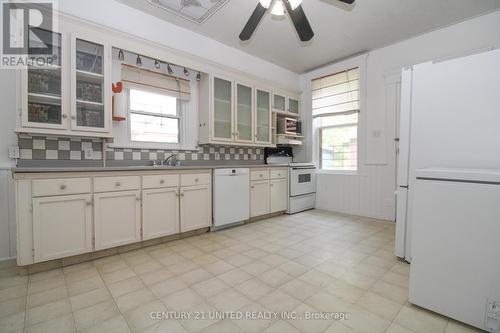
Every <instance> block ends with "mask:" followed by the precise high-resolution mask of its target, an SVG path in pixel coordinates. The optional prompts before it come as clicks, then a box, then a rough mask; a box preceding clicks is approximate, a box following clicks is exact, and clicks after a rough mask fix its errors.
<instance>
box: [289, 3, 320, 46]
mask: <svg viewBox="0 0 500 333" xmlns="http://www.w3.org/2000/svg"><path fill="white" fill-rule="evenodd" d="M283 3H284V4H285V7H286V10H287V11H288V15H290V18H291V19H292V22H293V25H294V26H295V30H297V34H298V35H299V38H300V40H301V41H303V42H307V41H310V40H311V39H312V38H313V37H314V32H313V30H312V28H311V25H310V24H309V21H308V20H307V17H306V14H304V10H303V9H302V6H301V5H299V6H298V7H297V8H295V9H292V7H291V6H290V3H289V2H288V1H283Z"/></svg>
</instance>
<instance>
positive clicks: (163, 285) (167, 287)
mask: <svg viewBox="0 0 500 333" xmlns="http://www.w3.org/2000/svg"><path fill="white" fill-rule="evenodd" d="M149 288H150V289H151V291H152V292H153V294H155V295H156V297H158V298H161V297H164V296H166V295H168V294H172V293H174V292H176V291H179V290H182V289H185V288H187V284H185V283H184V282H183V281H182V280H181V279H179V278H177V277H172V278H170V279H167V280H165V281H161V282H158V283H156V284H154V285H152V286H150V287H149Z"/></svg>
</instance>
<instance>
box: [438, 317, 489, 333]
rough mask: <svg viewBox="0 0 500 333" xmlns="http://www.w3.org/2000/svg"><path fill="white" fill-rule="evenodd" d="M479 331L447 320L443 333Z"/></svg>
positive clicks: (477, 332)
mask: <svg viewBox="0 0 500 333" xmlns="http://www.w3.org/2000/svg"><path fill="white" fill-rule="evenodd" d="M480 332H481V331H480V330H479V329H477V328H475V327H472V326H469V325H466V324H463V323H459V322H457V321H455V320H453V319H450V320H448V324H447V325H446V329H445V333H480Z"/></svg>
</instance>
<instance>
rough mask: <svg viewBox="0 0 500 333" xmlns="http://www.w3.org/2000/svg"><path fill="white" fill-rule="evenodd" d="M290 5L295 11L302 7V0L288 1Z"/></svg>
mask: <svg viewBox="0 0 500 333" xmlns="http://www.w3.org/2000/svg"><path fill="white" fill-rule="evenodd" d="M288 3H289V4H290V7H292V10H295V8H297V7H298V6H300V4H301V3H302V0H288Z"/></svg>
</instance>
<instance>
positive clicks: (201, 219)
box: [180, 185, 212, 232]
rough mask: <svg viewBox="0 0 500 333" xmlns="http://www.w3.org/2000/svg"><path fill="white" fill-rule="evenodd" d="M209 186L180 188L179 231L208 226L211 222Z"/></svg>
mask: <svg viewBox="0 0 500 333" xmlns="http://www.w3.org/2000/svg"><path fill="white" fill-rule="evenodd" d="M211 197H212V194H211V186H210V185H199V186H185V187H181V188H180V220H181V222H180V226H181V229H180V231H181V232H186V231H191V230H196V229H201V228H204V227H209V226H210V225H211V224H212V200H211Z"/></svg>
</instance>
